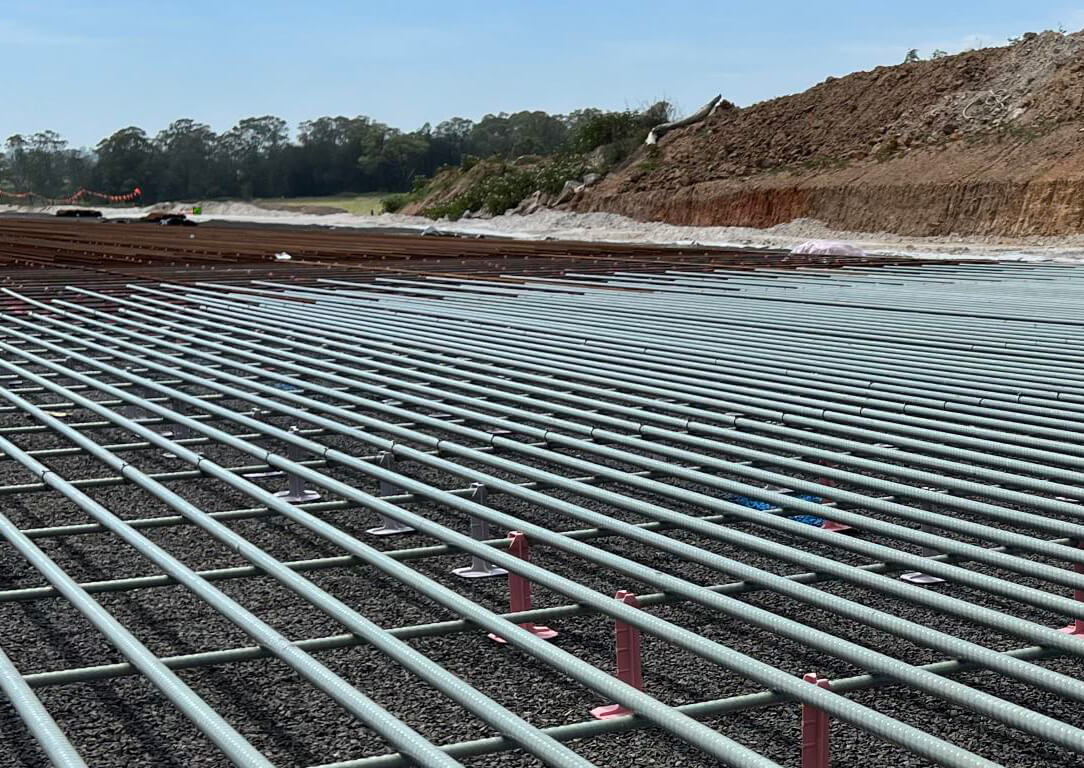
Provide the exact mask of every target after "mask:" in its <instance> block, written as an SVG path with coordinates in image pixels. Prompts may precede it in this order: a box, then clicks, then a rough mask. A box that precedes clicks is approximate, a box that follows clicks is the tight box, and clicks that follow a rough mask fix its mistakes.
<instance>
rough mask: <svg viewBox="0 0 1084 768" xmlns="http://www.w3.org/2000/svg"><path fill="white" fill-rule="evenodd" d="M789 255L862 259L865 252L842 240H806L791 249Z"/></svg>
mask: <svg viewBox="0 0 1084 768" xmlns="http://www.w3.org/2000/svg"><path fill="white" fill-rule="evenodd" d="M790 252H791V253H803V254H808V255H811V256H852V257H854V258H858V259H864V258H865V257H866V252H865V251H863V250H862V249H861V248H859V247H858V246H857V245H852V244H851V243H845V242H843V241H842V240H806V241H805V242H804V243H802V244H801V245H796V246H794V248H792V249H791V251H790Z"/></svg>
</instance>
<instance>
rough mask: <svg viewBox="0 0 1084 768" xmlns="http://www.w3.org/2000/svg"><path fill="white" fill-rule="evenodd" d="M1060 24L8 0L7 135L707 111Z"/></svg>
mask: <svg viewBox="0 0 1084 768" xmlns="http://www.w3.org/2000/svg"><path fill="white" fill-rule="evenodd" d="M1059 24H1060V25H1064V27H1066V28H1067V29H1069V30H1070V31H1076V30H1079V29H1080V28H1081V27H1084V2H1076V3H1074V2H1062V1H1060V0H939V1H934V0H908V2H893V3H879V2H870V1H869V0H864V1H852V0H845V1H844V0H835V1H833V0H819V1H815V0H814V1H811V0H802V1H796V0H761V1H760V2H758V1H757V0H719V1H718V2H695V1H693V0H661V1H657V2H643V1H642V0H596V1H594V2H592V1H591V0H580V1H579V2H569V1H566V0H545V1H541V0H540V1H538V2H527V1H526V0H519V1H513V0H507V1H506V2H496V1H495V0H487V1H483V0H454V1H449V0H442V1H439V2H436V1H431V0H409V2H402V1H400V2H384V1H383V0H353V2H348V1H340V0H308V1H307V2H306V1H305V0H291V1H290V2H283V1H280V0H261V1H260V2H256V1H255V0H217V1H215V0H212V1H211V2H206V1H205V0H186V1H185V2H183V3H182V2H172V0H142V2H135V1H134V0H85V1H84V0H52V1H51V2H44V1H43V0H0V51H3V57H4V60H5V61H4V66H3V70H2V74H0V139H2V138H4V137H7V136H9V135H11V134H12V133H17V132H18V133H31V132H34V131H38V130H43V129H53V130H56V131H59V132H60V133H61V134H63V135H64V136H65V137H66V138H68V139H69V140H70V141H71V142H72V143H73V144H76V145H93V144H94V143H96V142H97V141H98V139H100V138H102V137H103V136H106V135H108V134H109V133H111V132H112V131H113V130H115V129H117V128H120V127H123V126H126V125H138V126H141V127H143V128H145V129H146V130H147V131H148V132H149V133H151V134H153V133H155V132H157V131H158V130H159V129H161V128H162V127H164V126H165V125H166V124H168V123H169V122H170V121H171V120H173V119H175V118H179V117H191V118H194V119H196V120H200V121H202V122H207V123H210V124H211V126H212V127H213V128H214V129H215V130H218V131H222V130H226V129H228V128H229V127H230V126H232V125H233V124H234V123H235V122H236V121H237V120H238V119H240V118H243V117H248V116H252V115H263V114H275V115H279V116H280V117H283V118H285V119H286V120H287V121H288V122H289V123H290V124H291V127H293V126H295V125H296V123H297V122H298V121H299V120H303V119H306V118H310V117H317V116H320V115H325V114H330V115H337V114H348V115H355V114H366V115H370V116H372V117H375V118H377V119H379V120H383V121H384V122H387V123H390V124H391V125H394V126H397V127H401V128H404V129H408V130H409V129H414V128H417V127H419V126H420V125H421V124H422V123H424V122H427V121H428V122H432V123H436V122H439V121H440V120H442V119H444V118H446V117H450V116H453V115H460V116H463V117H469V118H474V119H477V118H480V117H481V116H483V115H485V114H486V113H488V112H500V111H508V112H511V111H516V110H520V109H544V110H547V111H550V112H565V111H568V110H571V109H575V108H578V107H583V106H600V107H605V108H611V109H619V108H624V107H626V106H632V107H635V106H640V105H642V104H645V103H648V102H651V101H654V100H656V99H659V98H667V99H669V100H671V101H672V102H674V103H675V104H676V105H677V106H678V107H679V108H680V109H681V110H682V111H685V112H689V111H692V110H695V109H696V108H697V107H698V106H700V104H701V103H703V102H704V101H706V100H707V99H708V98H710V97H711V96H712V95H714V94H715V93H722V94H723V96H724V97H726V98H729V99H730V100H732V101H734V102H736V103H738V104H740V105H746V104H750V103H753V102H756V101H760V100H763V99H767V98H771V97H773V96H777V95H781V94H784V93H791V92H795V91H800V90H803V89H804V88H806V87H808V86H810V85H813V84H814V83H817V82H819V81H821V80H823V79H824V78H825V77H827V76H829V75H835V76H839V75H843V74H846V73H848V72H852V71H854V70H858V69H869V68H872V67H875V66H877V65H880V64H892V63H897V62H899V61H900V60H901V59H902V58H903V56H904V54H905V53H906V51H907V50H908V49H910V48H918V49H920V51H922V52H923V54H928V53H929V52H930V51H932V50H933V49H935V48H942V49H945V50H947V51H950V52H956V51H960V50H963V49H965V48H972V47H982V46H987V45H995V44H1001V43H1003V42H1004V41H1005V40H1006V38H1008V37H1009V36H1012V35H1018V34H1020V33H1022V32H1027V31H1041V30H1042V29H1048V28H1057V27H1058V25H1059Z"/></svg>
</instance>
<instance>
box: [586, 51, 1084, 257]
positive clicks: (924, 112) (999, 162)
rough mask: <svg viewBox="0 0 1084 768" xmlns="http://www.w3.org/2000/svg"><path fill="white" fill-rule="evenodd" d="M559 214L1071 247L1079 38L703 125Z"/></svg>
mask: <svg viewBox="0 0 1084 768" xmlns="http://www.w3.org/2000/svg"><path fill="white" fill-rule="evenodd" d="M572 207H573V208H574V209H575V210H578V211H609V212H614V213H620V214H623V215H626V216H631V217H634V218H637V219H641V220H651V221H665V222H669V223H673V224H682V225H699V226H744V227H770V226H774V225H777V224H780V223H784V222H788V221H791V220H794V219H797V218H812V219H817V220H819V221H822V222H824V223H825V224H826V225H828V226H830V227H833V228H836V229H844V230H858V231H878V232H880V231H889V232H895V233H897V234H903V235H920V236H924V235H949V234H960V235H1006V236H1031V235H1064V234H1074V233H1081V232H1084V33H1078V34H1074V35H1061V34H1058V33H1054V32H1048V33H1044V34H1042V35H1037V36H1028V37H1027V39H1025V40H1024V41H1022V42H1020V43H1017V44H1016V45H1012V46H1006V47H1003V48H991V49H986V50H982V51H971V52H968V53H964V54H960V55H959V56H950V57H945V58H942V59H938V60H935V61H921V62H913V63H909V64H903V65H900V66H896V67H880V68H878V69H876V70H873V71H871V72H858V73H855V74H853V75H849V76H847V77H844V78H839V79H833V78H830V79H829V80H827V81H825V82H824V83H821V84H820V85H817V86H815V87H814V88H811V89H810V90H808V91H806V92H804V93H800V94H796V95H793V96H786V97H783V98H780V99H774V100H772V101H769V102H764V103H762V104H757V105H754V106H752V107H748V108H745V109H728V110H722V111H719V112H717V113H716V114H715V115H713V116H712V117H710V118H708V119H707V120H705V121H704V122H702V123H700V124H698V125H695V126H691V127H687V128H683V129H680V130H677V131H674V132H673V133H671V134H668V135H667V136H665V137H663V139H662V140H661V141H660V142H659V144H658V145H657V146H656V147H645V148H643V149H642V150H641V151H640V153H638V154H637V155H636V156H634V157H633V158H632V159H631V160H630V161H629V162H628V163H626V164H625V165H624V166H623V167H622V168H621V169H619V170H617V171H615V172H613V173H611V174H610V175H609V176H608V177H606V178H605V179H604V180H603V181H602V182H601V183H600V184H598V185H597V186H596V187H594V188H592V189H590V190H587V192H586V193H585V194H584V195H583V196H582V197H580V198H579V199H578V200H577V201H576V202H575V203H574V204H573V206H572Z"/></svg>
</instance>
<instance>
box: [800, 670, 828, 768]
mask: <svg viewBox="0 0 1084 768" xmlns="http://www.w3.org/2000/svg"><path fill="white" fill-rule="evenodd" d="M802 679H803V680H805V681H806V682H807V683H813V684H814V685H816V686H819V687H821V688H824V689H825V690H831V688H832V685H831V683H829V682H828V679H827V678H824V677H818V676H817V675H816V673H814V672H810V673H809V674H807V675H805V676H804V677H803V678H802ZM802 768H828V713H827V712H825V711H823V710H820V709H817V708H816V707H812V706H810V705H809V704H803V705H802Z"/></svg>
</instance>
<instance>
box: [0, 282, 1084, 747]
mask: <svg viewBox="0 0 1084 768" xmlns="http://www.w3.org/2000/svg"><path fill="white" fill-rule="evenodd" d="M109 286H110V287H109V290H105V291H103V290H102V289H100V288H99V287H98V286H97V285H96V284H94V283H93V282H90V281H88V282H86V283H84V284H81V285H79V284H73V285H69V286H67V287H66V290H64V291H63V292H57V291H52V292H51V293H50V294H49V296H52V297H55V298H49V299H48V300H46V299H47V297H45V296H35V295H30V294H29V293H26V292H23V293H21V292H19V291H14V290H10V289H4V292H5V294H6V295H5V304H6V305H7V306H16V307H18V308H19V311H18V312H17V313H10V314H5V315H3V316H2V321H0V387H2V389H0V399H2V400H3V403H0V419H2V421H0V451H2V452H3V454H4V456H3V461H2V463H0V467H3V471H4V475H3V478H4V479H3V483H4V484H3V486H0V510H2V515H0V536H2V537H3V538H4V539H5V540H6V541H7V544H8V546H7V547H6V549H5V550H4V556H3V558H4V559H3V560H2V561H0V562H2V563H3V566H2V567H3V570H2V576H3V579H4V581H3V585H4V586H3V588H0V609H2V610H4V611H5V613H4V617H5V619H4V620H5V621H6V622H7V625H8V626H9V627H10V628H11V629H10V630H9V632H8V633H7V635H6V636H5V639H4V640H3V641H0V647H2V649H3V650H4V652H5V653H6V656H7V657H8V659H4V658H3V657H0V684H2V685H3V691H4V693H5V695H6V697H7V699H8V700H9V701H11V702H12V703H13V704H14V705H15V707H16V710H17V713H18V716H19V717H20V718H21V719H22V720H23V722H25V724H26V726H27V731H28V733H29V734H32V737H33V738H34V739H36V740H37V741H38V742H39V743H40V745H41V749H42V750H43V753H45V754H48V755H49V756H50V757H51V758H52V759H54V760H56V761H57V762H58V764H67V765H78V764H80V762H79V761H80V760H81V759H82V760H86V761H87V762H88V763H89V764H99V761H100V760H102V759H104V758H103V757H102V755H103V754H104V752H103V750H105V751H108V750H109V741H108V739H105V740H104V741H103V739H102V737H101V736H100V733H101V732H102V731H103V730H104V732H105V733H109V734H113V735H112V737H111V738H123V739H129V740H130V739H132V738H133V737H132V736H131V734H127V733H120V732H122V731H125V728H124V727H123V725H121V724H112V725H111V724H110V718H111V717H113V719H114V720H118V719H120V716H119V713H122V712H123V713H130V712H132V711H133V710H136V711H137V712H139V713H143V712H146V713H151V714H147V715H146V717H147V721H146V722H145V723H144V725H143V726H142V727H143V728H144V729H147V733H149V734H150V735H149V736H147V737H146V738H144V739H143V740H142V741H137V743H136V745H135V746H130V749H131V750H133V751H134V752H136V753H138V754H144V755H146V754H159V757H158V758H157V759H158V760H159V761H173V762H174V763H175V764H178V765H184V764H190V763H191V762H192V761H193V760H195V759H196V758H194V757H193V756H194V755H195V756H198V759H201V760H206V761H208V762H207V764H216V763H215V762H214V760H216V759H219V758H216V757H215V755H219V756H221V757H220V759H221V761H232V762H233V763H234V764H237V765H267V764H275V765H304V766H324V767H325V768H327V767H328V766H332V765H334V766H336V767H337V768H345V766H357V767H359V768H360V767H361V766H391V765H409V764H417V765H456V764H460V763H461V762H471V763H472V764H492V765H520V764H524V765H527V764H538V763H539V762H541V763H542V764H546V765H557V766H565V765H569V766H572V765H576V766H578V765H626V764H629V762H630V760H631V759H632V758H631V757H630V755H631V754H641V755H642V754H645V752H644V750H648V751H650V750H652V749H658V750H661V752H660V754H665V755H677V754H679V753H680V754H681V755H682V757H681V759H682V760H683V761H684V762H683V764H688V765H698V764H704V765H710V764H717V763H722V764H726V765H741V766H745V765H749V766H767V765H799V764H803V763H801V762H800V760H801V759H802V758H801V757H800V750H799V738H798V735H797V727H798V710H799V706H798V704H799V703H800V704H801V705H803V706H804V707H805V708H806V710H807V711H809V712H822V713H826V714H827V716H829V717H830V718H831V721H832V738H831V743H832V751H833V760H834V763H833V764H835V765H858V764H860V763H870V764H889V763H890V762H892V763H895V764H906V765H929V764H939V765H950V766H990V765H1013V766H1017V765H1031V764H1034V765H1045V764H1053V763H1054V762H1056V761H1059V760H1061V761H1074V760H1076V759H1078V758H1076V757H1075V755H1076V754H1079V753H1084V715H1082V714H1080V710H1081V706H1080V705H1081V703H1082V702H1084V683H1082V682H1081V681H1080V677H1081V673H1082V672H1084V664H1082V658H1084V636H1082V635H1084V602H1082V601H1080V600H1078V599H1075V598H1077V597H1080V596H1081V595H1082V594H1084V550H1081V549H1080V548H1078V546H1077V543H1078V542H1080V541H1082V540H1084V524H1082V522H1081V518H1082V516H1084V506H1082V505H1081V504H1080V502H1079V500H1080V499H1081V498H1084V491H1082V489H1084V483H1082V482H1080V474H1079V473H1080V470H1081V465H1082V464H1084V448H1081V447H1080V436H1081V432H1082V431H1084V423H1082V422H1084V366H1082V365H1081V359H1080V358H1081V355H1080V354H1079V353H1078V352H1077V351H1076V346H1077V345H1076V342H1077V341H1078V337H1082V336H1084V313H1082V312H1080V311H1079V309H1078V307H1079V306H1080V300H1081V298H1082V297H1084V279H1082V277H1081V273H1079V271H1078V270H1076V269H1074V268H1071V267H1059V266H1040V265H997V264H975V265H945V266H938V265H914V266H883V267H880V268H877V269H868V268H862V267H857V266H850V267H846V268H836V269H827V268H826V269H800V270H799V269H787V270H773V269H763V270H756V271H750V270H735V271H725V270H722V271H713V272H685V271H681V270H674V271H669V272H658V273H642V272H636V273H623V272H616V273H611V274H595V273H591V274H586V273H585V274H579V273H575V272H571V273H566V274H564V275H562V276H560V277H523V276H519V277H516V276H514V275H507V276H504V277H501V278H493V277H491V278H484V277H480V276H477V275H475V276H470V277H467V276H459V277H456V276H444V277H432V278H422V277H389V278H376V279H374V280H371V281H364V280H347V279H340V278H339V277H332V278H329V279H322V280H316V281H310V282H307V283H305V284H302V285H299V284H285V283H276V282H273V281H261V280H253V281H250V282H249V283H247V284H239V283H236V282H231V283H230V284H223V285H216V284H214V283H201V284H196V285H174V284H151V283H146V282H144V283H134V284H131V285H128V286H126V287H125V290H124V291H123V292H118V291H116V290H115V288H116V281H115V280H112V281H111V282H110V284H109ZM510 531H516V532H520V533H522V534H524V535H525V541H526V542H529V544H530V546H531V559H530V560H528V559H526V558H524V557H523V556H522V555H523V554H524V553H523V552H522V551H521V550H519V549H516V547H517V546H519V544H517V542H522V540H521V539H513V540H512V542H513V546H512V547H511V548H510V546H509V539H508V538H506V535H507V534H508V532H510ZM145 561H149V562H145ZM468 563H469V565H468ZM453 569H457V570H458V571H459V572H460V574H459V575H456V574H455V573H453ZM505 573H509V574H511V575H510V576H506V575H504V574H505ZM462 575H466V576H486V575H490V576H492V578H478V579H473V578H470V579H468V578H461V576H462ZM524 581H526V582H527V583H529V584H530V585H531V586H532V587H533V589H534V593H533V598H534V601H535V604H534V605H533V606H528V605H526V604H524V603H523V602H522V600H521V601H520V602H519V603H518V604H517V603H516V602H514V601H513V602H512V603H511V605H512V606H513V609H514V612H512V613H509V605H510V604H509V589H510V588H511V589H512V592H513V594H515V591H516V589H517V587H515V586H514V585H517V584H518V585H522V584H523V583H524ZM619 590H627V591H629V592H632V593H634V594H635V595H636V598H637V604H636V605H633V604H631V603H630V602H629V601H627V600H615V599H614V594H615V593H616V592H618V591H619ZM1074 590H1075V591H1076V594H1074ZM509 619H511V620H509ZM614 622H617V623H618V625H619V626H623V627H625V628H626V630H625V631H628V632H633V633H634V634H635V635H637V636H638V635H639V634H641V633H642V636H643V651H642V653H643V668H642V670H643V684H642V685H641V684H640V683H639V681H638V680H637V679H635V678H634V677H630V676H629V675H628V674H622V675H620V677H619V678H618V677H615V676H614V675H613V661H612V655H613V653H614V647H613V646H614V641H613V632H614V629H613V628H614ZM1067 622H1068V623H1070V627H1069V629H1070V630H1071V631H1063V628H1064V625H1065V624H1066V623H1067ZM543 625H545V626H546V627H551V628H553V629H554V630H556V631H558V632H559V633H560V634H559V635H558V636H557V637H556V638H548V637H546V636H545V635H546V633H544V632H541V631H540V628H541V627H542V626H543ZM59 626H64V627H65V628H66V631H67V632H70V633H71V634H70V636H69V637H70V638H72V639H71V640H69V641H65V642H59V641H57V640H56V639H55V637H54V635H55V634H56V628H57V627H59ZM487 633H489V634H490V635H493V636H497V637H499V638H502V639H503V640H505V641H507V644H506V645H500V644H498V643H495V642H493V641H492V640H490V639H488V638H487V636H486V635H487ZM626 658H627V657H626ZM810 672H813V673H818V674H819V675H821V676H823V677H824V678H827V680H828V683H827V687H820V686H817V685H810V684H809V682H807V681H806V680H803V675H804V674H805V673H810ZM254 687H255V688H254ZM84 699H89V700H95V701H103V700H104V701H109V702H110V708H111V709H112V710H113V712H112V714H110V712H101V711H97V710H96V709H95V708H94V707H84V708H81V707H80V706H79V704H80V701H81V700H84ZM132 701H136V702H140V703H139V704H138V705H132V704H131V702H132ZM609 702H614V703H616V704H619V705H621V706H623V707H624V708H626V709H627V710H629V711H632V712H634V713H635V715H628V716H619V717H615V718H612V719H594V718H592V716H591V713H590V710H591V709H592V707H596V706H598V705H602V704H607V703H609ZM82 709H89V710H91V712H90V713H89V714H88V713H84V712H83V711H82ZM134 716H143V715H141V714H139V715H134ZM181 718H184V719H185V720H186V721H187V724H186V723H185V722H184V721H183V720H181ZM310 720H311V721H312V722H315V723H317V725H318V727H316V728H310V727H309V722H308V721H310ZM6 722H8V723H9V724H11V725H13V724H14V722H15V719H14V718H13V716H12V715H10V714H9V715H8V720H7V721H6ZM156 729H157V730H156ZM118 733H120V735H117V734H118ZM155 733H159V734H161V735H159V736H157V737H155V736H154V734H155ZM623 733H624V734H627V735H625V736H622V735H621V734H623ZM88 734H99V736H98V737H97V738H88ZM177 734H180V735H177ZM182 736H183V738H182ZM13 738H14V737H13ZM19 738H20V739H22V741H21V742H20V741H18V740H17V739H16V740H15V742H18V743H21V744H22V745H23V746H22V749H23V750H24V752H26V753H27V754H29V751H32V747H31V742H30V741H29V740H28V739H29V738H30V737H29V736H28V735H23V736H21V737H19ZM15 742H13V743H15ZM80 750H83V752H81V751H80ZM87 750H89V752H86V751H87ZM216 750H217V751H216ZM384 753H386V754H384ZM35 754H37V753H36V752H35ZM79 754H82V757H80V756H79ZM484 755H493V756H492V757H491V758H485V757H479V756H484ZM697 755H699V757H697ZM27 760H31V758H27ZM486 760H489V762H486ZM64 761H67V762H64ZM479 761H481V762H479ZM531 761H534V762H531ZM698 761H700V762H698ZM27 764H33V763H32V762H28V763H27ZM159 764H170V763H169V762H160V763H159ZM661 764H667V763H666V762H663V763H661Z"/></svg>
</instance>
